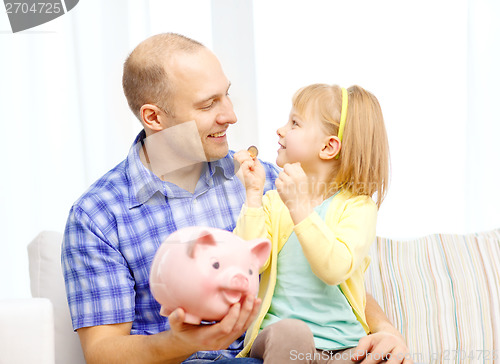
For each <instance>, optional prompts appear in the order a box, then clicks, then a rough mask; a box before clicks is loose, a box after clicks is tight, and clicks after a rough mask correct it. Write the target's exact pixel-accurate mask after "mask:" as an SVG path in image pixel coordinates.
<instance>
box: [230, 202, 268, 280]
mask: <svg viewBox="0 0 500 364" xmlns="http://www.w3.org/2000/svg"><path fill="white" fill-rule="evenodd" d="M270 205H271V201H270V199H269V196H268V195H267V193H266V194H265V195H264V197H263V198H262V207H248V206H247V205H246V204H245V205H243V207H242V209H241V212H240V215H239V216H238V221H237V222H236V227H235V228H234V230H233V233H235V234H236V235H238V236H239V237H240V238H242V239H245V240H253V239H258V238H267V239H269V240H271V216H270ZM268 265H269V259H268V260H267V262H266V263H265V264H264V266H263V267H262V268H261V271H263V270H265V269H266V268H267V266H268Z"/></svg>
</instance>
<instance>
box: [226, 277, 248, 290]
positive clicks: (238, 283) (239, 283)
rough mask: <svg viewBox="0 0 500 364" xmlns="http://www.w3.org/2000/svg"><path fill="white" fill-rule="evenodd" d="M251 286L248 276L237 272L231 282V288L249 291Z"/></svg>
mask: <svg viewBox="0 0 500 364" xmlns="http://www.w3.org/2000/svg"><path fill="white" fill-rule="evenodd" d="M248 287H249V283H248V278H247V277H245V276H244V275H243V274H236V275H235V276H233V277H232V278H231V280H230V282H229V288H230V289H235V290H239V291H247V290H248Z"/></svg>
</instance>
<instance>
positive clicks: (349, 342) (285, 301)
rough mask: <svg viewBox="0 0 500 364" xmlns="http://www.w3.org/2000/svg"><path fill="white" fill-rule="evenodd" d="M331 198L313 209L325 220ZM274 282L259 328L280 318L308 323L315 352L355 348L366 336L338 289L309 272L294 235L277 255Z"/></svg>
mask: <svg viewBox="0 0 500 364" xmlns="http://www.w3.org/2000/svg"><path fill="white" fill-rule="evenodd" d="M334 197H335V195H334V196H332V197H330V198H328V199H327V200H325V201H323V203H322V204H321V205H320V206H318V207H316V209H315V210H316V212H317V213H318V215H319V216H321V218H322V219H324V218H325V214H326V211H327V210H328V206H329V205H330V202H331V201H332V199H333V198H334ZM277 268H278V269H277V279H276V287H275V289H274V295H273V299H272V301H271V307H270V308H269V311H268V312H267V314H266V316H265V317H264V320H263V321H262V325H261V329H263V328H264V327H266V326H268V325H270V324H272V323H275V322H277V321H279V320H281V319H285V318H293V319H299V320H302V321H304V322H305V323H307V325H308V326H309V328H310V329H311V331H312V333H313V335H314V343H315V345H316V348H317V349H321V350H340V349H344V348H350V347H355V346H357V345H358V341H359V339H361V338H362V337H363V336H365V335H366V333H365V331H364V330H363V327H362V326H361V324H360V323H359V321H358V320H357V319H356V316H355V315H354V312H353V311H352V308H351V306H350V305H349V302H348V301H347V299H346V298H345V296H344V294H343V293H342V291H341V289H340V287H339V286H330V285H327V284H326V283H324V282H323V281H322V280H321V279H319V278H318V277H317V276H316V275H315V274H314V273H313V272H312V270H311V266H310V265H309V262H308V261H307V259H306V257H305V256H304V253H303V252H302V247H301V245H300V242H299V240H298V239H297V236H296V235H295V233H292V234H291V235H290V237H289V238H288V241H287V242H286V244H285V245H284V246H283V248H282V249H281V251H280V252H279V254H278V262H277Z"/></svg>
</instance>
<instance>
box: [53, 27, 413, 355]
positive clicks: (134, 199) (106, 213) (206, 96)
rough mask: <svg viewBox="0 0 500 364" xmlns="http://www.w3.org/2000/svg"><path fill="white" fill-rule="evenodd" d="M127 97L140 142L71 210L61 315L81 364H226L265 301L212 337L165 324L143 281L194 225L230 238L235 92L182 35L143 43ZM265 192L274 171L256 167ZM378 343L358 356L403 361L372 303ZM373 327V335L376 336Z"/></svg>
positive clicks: (176, 315) (238, 312)
mask: <svg viewBox="0 0 500 364" xmlns="http://www.w3.org/2000/svg"><path fill="white" fill-rule="evenodd" d="M123 87H124V92H125V95H126V97H127V100H128V102H129V105H130V107H131V109H132V111H133V112H134V114H135V115H136V116H137V117H138V118H139V120H140V121H141V123H142V125H143V127H144V130H143V131H142V132H141V133H140V134H139V136H138V137H137V139H136V141H135V142H134V145H133V146H132V148H131V150H130V152H129V155H128V157H127V159H125V160H124V161H123V162H122V163H120V164H119V165H118V166H116V167H115V168H113V169H112V170H111V171H110V172H108V173H107V174H106V175H104V176H103V177H102V178H101V179H99V180H98V181H97V182H96V183H94V184H93V185H92V186H91V187H90V189H89V190H88V191H87V192H86V193H85V194H84V195H83V196H82V197H80V199H79V200H78V201H77V202H76V203H75V204H74V205H73V207H72V209H71V212H70V214H69V218H68V222H67V226H66V230H65V236H64V242H63V253H62V262H63V269H64V273H65V280H66V290H67V295H68V303H69V306H70V311H71V315H72V319H73V327H74V329H75V330H77V332H78V334H79V337H80V341H81V343H82V347H83V350H84V353H85V358H86V360H87V362H88V363H114V362H116V363H180V362H182V361H184V360H186V359H188V358H189V359H188V360H187V362H190V363H198V362H204V361H202V360H209V361H211V360H214V359H224V358H227V360H228V362H236V361H240V360H241V361H245V362H246V363H252V362H260V361H255V359H250V358H243V359H234V356H235V355H236V354H237V353H238V352H239V350H241V348H242V341H241V335H242V334H243V333H244V332H245V330H246V329H247V328H248V326H249V325H250V323H251V322H252V321H253V319H254V318H255V316H256V314H257V311H258V309H259V306H260V300H258V299H255V298H253V297H247V298H246V300H245V301H244V303H243V304H242V305H240V304H239V303H237V304H235V305H233V306H232V307H231V309H230V311H229V313H228V314H227V316H226V317H224V319H223V320H221V321H220V322H219V323H216V324H214V325H201V326H193V325H188V324H184V323H183V319H184V314H185V313H184V312H183V310H182V309H180V308H179V309H177V310H175V311H174V312H172V313H171V314H170V316H169V317H168V319H167V318H165V317H162V316H160V315H159V308H160V307H159V304H158V303H157V302H156V301H155V300H154V298H153V297H152V295H151V293H150V290H149V282H148V278H149V277H148V274H149V269H150V266H151V262H152V259H153V257H154V254H155V252H156V250H157V249H158V247H159V245H160V244H161V242H162V241H163V240H164V239H165V238H166V237H167V236H168V235H169V234H170V233H172V232H173V231H175V230H177V229H179V228H182V227H185V226H193V225H204V226H212V227H217V228H222V229H226V230H229V231H232V230H233V228H234V226H235V224H236V219H237V217H238V214H239V211H240V209H241V206H242V204H243V202H244V200H245V189H244V187H243V186H242V184H241V182H240V181H239V180H238V178H236V177H235V176H234V165H233V158H232V156H233V152H230V151H229V150H228V144H227V139H226V131H227V129H228V127H229V126H230V125H231V124H234V123H235V122H236V115H235V113H234V110H233V106H232V103H231V100H230V98H229V94H228V91H229V87H230V82H229V80H228V79H227V77H226V76H225V74H224V72H223V70H222V67H221V65H220V63H219V61H218V59H217V57H216V56H215V55H214V54H213V53H212V52H211V51H209V50H208V49H207V48H205V47H204V46H203V45H201V44H200V43H198V42H196V41H194V40H192V39H189V38H186V37H183V36H181V35H177V34H160V35H156V36H153V37H151V38H149V39H146V40H145V41H144V42H142V43H141V44H139V46H137V48H136V49H135V50H134V51H133V52H132V53H131V54H130V56H129V57H128V59H127V61H126V62H125V65H124V74H123ZM263 164H264V166H265V169H266V181H267V182H266V188H265V190H266V191H267V190H268V189H270V188H272V186H273V184H274V179H275V178H276V177H277V174H278V170H277V169H276V167H274V166H273V165H271V164H269V163H265V162H263ZM366 312H367V315H368V316H369V317H368V321H369V324H370V325H372V324H373V327H374V331H377V333H376V334H374V335H369V336H368V337H367V339H366V340H365V341H363V343H362V345H361V344H360V346H361V347H362V348H363V349H367V350H369V351H374V350H379V351H380V352H383V353H392V352H404V353H406V351H407V349H406V346H405V345H404V342H403V340H402V338H401V337H400V336H398V335H399V334H398V333H397V331H396V330H395V329H394V328H393V327H392V326H391V325H390V323H388V321H387V319H386V318H385V316H384V315H383V312H382V311H381V310H380V308H379V307H378V305H377V304H376V303H375V302H374V301H373V300H369V305H368V306H367V311H366ZM371 327H372V326H371Z"/></svg>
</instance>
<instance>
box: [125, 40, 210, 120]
mask: <svg viewBox="0 0 500 364" xmlns="http://www.w3.org/2000/svg"><path fill="white" fill-rule="evenodd" d="M203 47H204V45H203V44H201V43H200V42H197V41H196V40H194V39H191V38H188V37H185V36H183V35H180V34H176V33H163V34H157V35H154V36H152V37H150V38H148V39H146V40H145V41H143V42H141V43H140V44H139V45H138V46H137V47H136V48H135V49H134V50H133V51H132V53H130V55H129V56H128V57H127V59H126V61H125V64H124V65H123V78H122V85H123V91H124V93H125V97H126V98H127V101H128V105H129V106H130V109H131V110H132V112H133V113H134V115H135V116H136V117H137V118H138V119H139V120H141V115H140V110H141V107H142V105H144V104H153V105H156V106H158V107H160V108H161V109H163V110H164V111H165V112H166V113H168V114H170V115H173V108H172V105H171V104H170V98H171V96H172V92H173V90H172V85H171V82H169V76H168V70H166V69H165V63H166V60H167V58H168V57H170V56H172V55H174V54H175V53H176V52H186V53H192V52H195V51H198V50H199V49H200V48H203Z"/></svg>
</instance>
